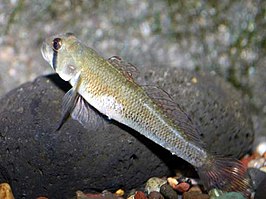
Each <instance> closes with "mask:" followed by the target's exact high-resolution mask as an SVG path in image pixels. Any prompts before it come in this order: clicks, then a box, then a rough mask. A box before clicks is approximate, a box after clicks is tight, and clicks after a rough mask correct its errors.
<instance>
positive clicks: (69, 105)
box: [56, 88, 79, 130]
mask: <svg viewBox="0 0 266 199" xmlns="http://www.w3.org/2000/svg"><path fill="white" fill-rule="evenodd" d="M78 96H79V94H78V93H77V91H76V90H75V89H74V88H71V89H70V90H69V91H68V92H67V93H66V94H65V95H64V97H63V103H62V112H61V119H60V122H59V125H58V127H57V128H56V130H59V129H60V128H61V127H62V126H63V124H64V123H65V121H66V120H67V118H68V117H69V116H70V114H71V112H72V111H73V109H74V107H75V104H76V101H77V99H78Z"/></svg>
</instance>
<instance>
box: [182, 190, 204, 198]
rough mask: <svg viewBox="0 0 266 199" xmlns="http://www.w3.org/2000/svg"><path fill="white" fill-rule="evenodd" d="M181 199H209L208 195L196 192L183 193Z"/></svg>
mask: <svg viewBox="0 0 266 199" xmlns="http://www.w3.org/2000/svg"><path fill="white" fill-rule="evenodd" d="M183 199H209V195H208V194H203V193H199V192H197V191H189V192H185V193H183Z"/></svg>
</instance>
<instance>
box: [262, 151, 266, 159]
mask: <svg viewBox="0 0 266 199" xmlns="http://www.w3.org/2000/svg"><path fill="white" fill-rule="evenodd" d="M262 157H263V158H265V159H266V151H265V152H264V153H263V155H262Z"/></svg>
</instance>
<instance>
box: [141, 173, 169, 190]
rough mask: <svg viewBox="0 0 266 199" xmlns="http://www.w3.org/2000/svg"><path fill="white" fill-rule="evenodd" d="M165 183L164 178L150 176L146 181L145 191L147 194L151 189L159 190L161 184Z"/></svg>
mask: <svg viewBox="0 0 266 199" xmlns="http://www.w3.org/2000/svg"><path fill="white" fill-rule="evenodd" d="M166 183H167V181H166V179H161V178H157V177H152V178H150V179H149V180H148V181H147V182H146V185H145V192H146V193H148V194H150V193H151V192H152V191H157V192H160V188H161V186H162V185H164V184H166Z"/></svg>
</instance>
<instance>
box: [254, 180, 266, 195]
mask: <svg viewBox="0 0 266 199" xmlns="http://www.w3.org/2000/svg"><path fill="white" fill-rule="evenodd" d="M265 198H266V178H264V179H263V180H262V182H261V183H260V184H259V186H258V187H257V190H256V193H255V196H254V199H265Z"/></svg>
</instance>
